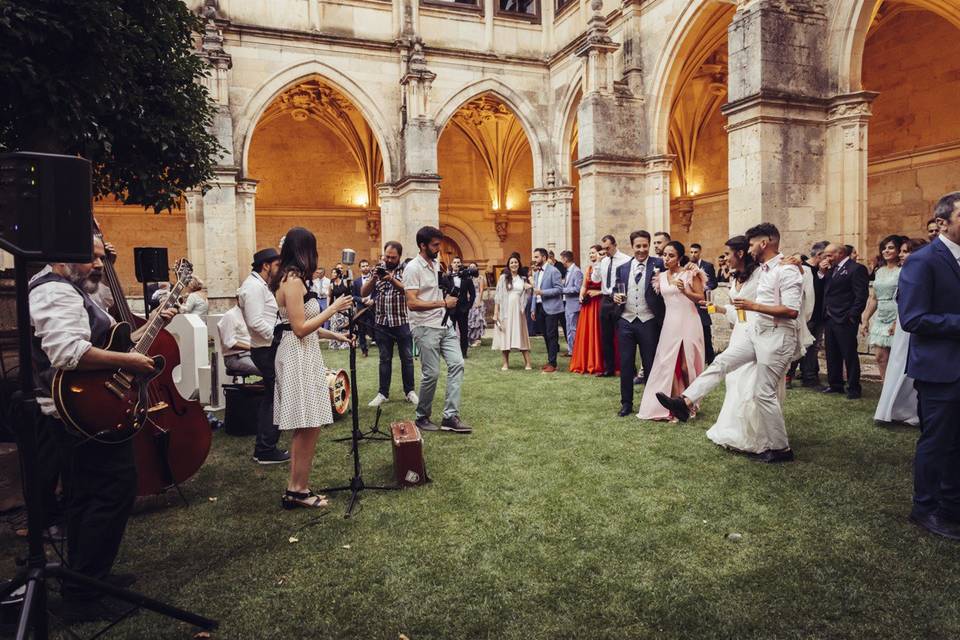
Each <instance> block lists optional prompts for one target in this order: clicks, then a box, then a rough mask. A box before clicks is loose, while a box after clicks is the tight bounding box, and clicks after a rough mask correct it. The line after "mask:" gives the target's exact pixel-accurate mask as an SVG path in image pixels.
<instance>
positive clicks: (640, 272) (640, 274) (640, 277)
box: [633, 262, 644, 284]
mask: <svg viewBox="0 0 960 640" xmlns="http://www.w3.org/2000/svg"><path fill="white" fill-rule="evenodd" d="M643 267H644V265H643V263H642V262H641V263H638V264H637V275H635V276H634V277H633V281H634V282H636V283H637V284H640V281H641V280H643Z"/></svg>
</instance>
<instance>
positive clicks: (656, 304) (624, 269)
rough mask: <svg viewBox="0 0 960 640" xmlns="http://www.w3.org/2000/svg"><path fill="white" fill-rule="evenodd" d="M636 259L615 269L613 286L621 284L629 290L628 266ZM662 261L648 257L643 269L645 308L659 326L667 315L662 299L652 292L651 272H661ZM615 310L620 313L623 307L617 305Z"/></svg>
mask: <svg viewBox="0 0 960 640" xmlns="http://www.w3.org/2000/svg"><path fill="white" fill-rule="evenodd" d="M634 260H636V258H631V259H630V262H625V263H623V264H622V265H620V267H619V268H618V269H617V279H616V280H614V286H616V284H618V283H623V285H624V287H626V288H627V289H629V287H628V286H627V282H628V281H629V280H630V265H632V264H633V261H634ZM663 268H664V267H663V260H661V259H660V258H655V257H654V256H649V257H648V258H647V262H646V267H645V268H644V269H645V270H644V276H645V279H646V286H645V287H644V292H643V297H644V299H645V300H646V301H647V306H648V307H649V308H650V311H651V312H653V315H654V316H656V318H657V321H658V322H660V323H661V324H662V323H663V317H664V316H665V315H666V314H667V307H666V305H665V304H664V303H663V298H662V297H661V296H659V295H657V292H656V291H654V290H653V270H654V269H659V270H660V271H661V272H662V271H663ZM617 309H618V310H619V311H620V313H622V312H623V305H617Z"/></svg>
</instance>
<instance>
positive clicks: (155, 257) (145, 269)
mask: <svg viewBox="0 0 960 640" xmlns="http://www.w3.org/2000/svg"><path fill="white" fill-rule="evenodd" d="M133 264H134V268H135V269H136V272H137V282H170V264H169V263H168V262H167V249H166V248H165V247H134V248H133Z"/></svg>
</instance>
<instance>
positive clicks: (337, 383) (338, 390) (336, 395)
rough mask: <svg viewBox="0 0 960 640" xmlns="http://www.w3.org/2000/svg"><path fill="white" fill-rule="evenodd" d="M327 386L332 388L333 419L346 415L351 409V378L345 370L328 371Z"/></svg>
mask: <svg viewBox="0 0 960 640" xmlns="http://www.w3.org/2000/svg"><path fill="white" fill-rule="evenodd" d="M327 386H328V387H329V388H330V405H331V406H332V407H333V417H334V418H339V417H340V416H342V415H346V413H347V411H348V410H349V409H350V377H349V376H348V375H347V372H346V371H344V370H343V369H338V370H337V371H334V370H333V369H327Z"/></svg>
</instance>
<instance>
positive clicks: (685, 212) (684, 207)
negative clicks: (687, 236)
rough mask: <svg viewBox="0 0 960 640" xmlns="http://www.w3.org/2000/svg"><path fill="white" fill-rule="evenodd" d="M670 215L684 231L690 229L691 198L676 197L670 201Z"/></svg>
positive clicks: (691, 220) (691, 214) (691, 221)
mask: <svg viewBox="0 0 960 640" xmlns="http://www.w3.org/2000/svg"><path fill="white" fill-rule="evenodd" d="M670 217H671V218H672V219H673V220H676V221H677V222H678V223H679V224H680V226H681V227H683V230H684V231H690V227H691V225H693V198H689V197H683V198H677V199H676V200H673V201H672V202H671V203H670Z"/></svg>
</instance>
